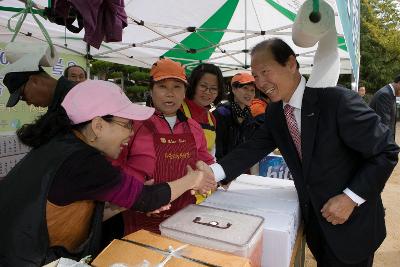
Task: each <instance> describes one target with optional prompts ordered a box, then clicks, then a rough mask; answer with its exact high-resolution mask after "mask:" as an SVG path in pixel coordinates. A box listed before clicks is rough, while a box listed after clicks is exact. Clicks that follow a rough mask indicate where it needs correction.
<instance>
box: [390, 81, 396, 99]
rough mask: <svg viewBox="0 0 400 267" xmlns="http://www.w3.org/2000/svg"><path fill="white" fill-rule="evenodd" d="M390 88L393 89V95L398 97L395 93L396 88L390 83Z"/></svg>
mask: <svg viewBox="0 0 400 267" xmlns="http://www.w3.org/2000/svg"><path fill="white" fill-rule="evenodd" d="M389 86H390V88H392V92H393V95H394V96H396V94H395V92H394V87H393V85H392V84H391V83H389Z"/></svg>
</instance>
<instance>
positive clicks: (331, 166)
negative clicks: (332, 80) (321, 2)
mask: <svg viewBox="0 0 400 267" xmlns="http://www.w3.org/2000/svg"><path fill="white" fill-rule="evenodd" d="M251 56H252V63H251V67H252V72H253V76H254V77H255V80H256V85H257V87H258V88H259V89H260V90H262V91H263V92H265V93H266V94H267V95H268V97H269V98H270V99H271V101H272V102H271V103H270V105H269V107H268V110H267V112H266V116H265V123H264V124H263V125H262V126H261V128H260V129H259V130H258V131H257V132H256V133H255V134H254V135H253V137H252V139H251V140H249V141H248V142H246V143H244V144H242V145H241V146H239V147H238V148H237V149H235V150H234V151H233V152H231V153H230V154H228V155H227V156H226V157H224V158H223V159H222V160H220V161H219V162H218V163H219V164H214V165H212V166H211V169H212V171H213V173H211V172H210V175H215V178H216V180H217V181H221V179H224V180H222V181H221V183H222V184H225V185H227V184H228V183H229V182H231V181H232V180H234V179H235V177H237V176H239V175H240V174H241V173H243V172H244V171H245V170H246V169H248V168H249V167H250V166H252V165H253V164H255V163H256V162H258V161H259V160H260V159H261V158H263V157H264V156H265V155H266V154H268V153H270V152H271V151H273V150H274V149H275V148H279V150H280V152H281V153H282V155H283V157H284V159H285V161H286V163H287V164H288V166H289V168H290V171H291V173H292V175H293V177H294V183H295V186H296V189H297V193H298V197H299V201H300V205H301V210H302V216H303V219H304V222H305V233H306V240H307V244H308V246H309V248H310V250H311V252H312V253H313V254H314V256H315V258H316V260H317V262H318V266H334V267H340V266H372V262H373V256H374V252H375V251H376V249H377V248H378V247H379V246H380V244H381V243H382V241H383V240H384V238H385V236H386V230H385V221H384V210H383V206H382V200H381V196H380V194H381V192H382V190H383V188H384V185H385V183H386V181H387V179H388V178H389V176H390V174H391V173H392V171H393V168H394V166H395V165H396V163H397V160H398V152H399V148H398V147H397V145H396V144H395V143H394V142H393V141H392V138H391V135H390V131H389V130H388V129H387V127H385V126H384V125H383V124H381V123H380V120H379V117H378V116H377V115H376V114H375V112H374V111H373V110H371V109H370V108H369V107H368V106H367V105H366V104H365V103H364V101H363V100H362V99H361V98H360V97H359V96H358V95H357V93H356V92H353V91H351V90H348V89H345V88H340V87H332V88H308V87H306V86H305V79H304V77H302V76H301V75H300V73H299V65H298V63H297V61H296V55H295V53H294V52H293V50H292V49H291V48H290V47H289V46H288V45H287V44H286V43H285V42H283V41H282V40H280V39H270V40H266V41H263V42H261V43H260V44H258V45H256V46H255V47H254V49H253V50H252V53H251ZM197 166H198V168H199V169H203V170H204V171H211V169H207V168H208V167H207V166H205V165H204V164H202V163H199V164H198V165H197Z"/></svg>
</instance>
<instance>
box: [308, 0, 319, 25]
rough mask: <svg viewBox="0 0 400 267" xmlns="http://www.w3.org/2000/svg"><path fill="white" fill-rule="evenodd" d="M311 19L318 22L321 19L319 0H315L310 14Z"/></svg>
mask: <svg viewBox="0 0 400 267" xmlns="http://www.w3.org/2000/svg"><path fill="white" fill-rule="evenodd" d="M310 20H311V21H312V22H314V23H317V22H319V21H320V20H321V13H320V12H319V0H313V12H312V13H311V14H310Z"/></svg>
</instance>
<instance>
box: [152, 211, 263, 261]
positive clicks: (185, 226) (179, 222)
mask: <svg viewBox="0 0 400 267" xmlns="http://www.w3.org/2000/svg"><path fill="white" fill-rule="evenodd" d="M263 222H264V219H263V217H261V216H257V215H250V214H245V213H242V212H237V211H229V210H225V209H221V208H214V207H208V206H204V205H202V206H199V205H189V206H187V207H186V208H184V209H182V210H180V211H179V212H177V213H176V214H174V216H172V217H170V218H168V219H167V220H165V221H164V222H162V223H161V224H160V231H161V235H164V236H167V237H170V238H174V239H177V240H180V241H182V242H185V243H189V244H192V245H196V246H200V247H205V248H210V249H216V250H220V251H225V252H229V253H232V254H235V255H238V256H241V257H245V258H249V259H250V260H251V262H252V266H260V264H261V254H262V236H263Z"/></svg>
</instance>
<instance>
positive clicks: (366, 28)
mask: <svg viewBox="0 0 400 267" xmlns="http://www.w3.org/2000/svg"><path fill="white" fill-rule="evenodd" d="M396 2H397V1H393V0H361V29H360V46H361V47H360V50H361V64H360V66H361V67H360V85H364V86H365V87H366V89H367V92H368V93H374V92H375V91H376V90H378V89H379V88H381V87H382V86H384V85H385V84H387V83H389V82H391V81H393V78H394V77H395V76H396V75H397V74H399V73H400V11H399V9H398V8H396Z"/></svg>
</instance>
